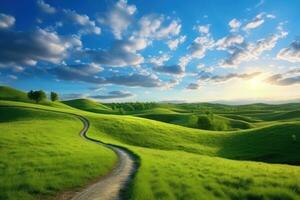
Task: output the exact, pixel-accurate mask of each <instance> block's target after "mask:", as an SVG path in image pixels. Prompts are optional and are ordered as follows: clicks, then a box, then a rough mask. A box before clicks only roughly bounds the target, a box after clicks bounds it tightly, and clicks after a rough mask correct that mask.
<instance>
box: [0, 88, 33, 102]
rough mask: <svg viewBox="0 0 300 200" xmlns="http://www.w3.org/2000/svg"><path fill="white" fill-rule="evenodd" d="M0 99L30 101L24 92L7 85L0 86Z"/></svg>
mask: <svg viewBox="0 0 300 200" xmlns="http://www.w3.org/2000/svg"><path fill="white" fill-rule="evenodd" d="M0 100H11V101H23V102H30V100H29V99H28V98H27V94H26V93H25V92H22V91H20V90H16V89H14V88H11V87H7V86H0Z"/></svg>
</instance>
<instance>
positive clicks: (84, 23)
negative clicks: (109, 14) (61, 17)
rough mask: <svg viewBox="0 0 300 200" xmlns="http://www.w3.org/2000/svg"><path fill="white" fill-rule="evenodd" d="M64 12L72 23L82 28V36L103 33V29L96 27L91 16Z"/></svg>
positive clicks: (71, 11)
mask: <svg viewBox="0 0 300 200" xmlns="http://www.w3.org/2000/svg"><path fill="white" fill-rule="evenodd" d="M63 12H64V14H65V15H66V17H67V18H68V19H69V20H70V21H72V22H73V23H74V24H76V25H79V26H81V27H82V29H81V30H80V31H79V33H80V34H86V33H94V34H96V35H99V34H100V33H101V28H100V27H98V26H96V23H95V21H93V20H91V19H90V17H89V16H87V15H84V14H83V15H81V14H78V13H77V12H76V11H74V10H68V9H65V10H63Z"/></svg>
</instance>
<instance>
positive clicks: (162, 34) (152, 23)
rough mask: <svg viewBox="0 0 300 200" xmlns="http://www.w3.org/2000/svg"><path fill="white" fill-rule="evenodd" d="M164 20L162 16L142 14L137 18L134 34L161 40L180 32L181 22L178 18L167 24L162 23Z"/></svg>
mask: <svg viewBox="0 0 300 200" xmlns="http://www.w3.org/2000/svg"><path fill="white" fill-rule="evenodd" d="M164 22H165V17H164V16H156V15H147V16H144V17H142V18H141V19H140V20H139V22H138V23H139V30H138V31H136V32H134V35H135V36H137V37H143V38H148V39H151V40H152V39H155V40H161V39H167V38H170V37H172V36H176V35H178V34H179V33H180V30H181V24H180V23H179V21H178V20H172V21H171V22H170V23H169V24H167V25H163V24H164Z"/></svg>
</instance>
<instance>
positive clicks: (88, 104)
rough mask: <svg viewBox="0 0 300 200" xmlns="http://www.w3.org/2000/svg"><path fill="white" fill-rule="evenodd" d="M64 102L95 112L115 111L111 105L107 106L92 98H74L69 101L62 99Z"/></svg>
mask: <svg viewBox="0 0 300 200" xmlns="http://www.w3.org/2000/svg"><path fill="white" fill-rule="evenodd" d="M62 103H64V104H66V105H68V106H71V107H74V108H77V109H80V110H85V111H90V112H95V113H113V110H112V109H111V108H110V107H107V106H105V105H103V104H101V103H98V102H95V101H92V100H90V99H73V100H68V101H62Z"/></svg>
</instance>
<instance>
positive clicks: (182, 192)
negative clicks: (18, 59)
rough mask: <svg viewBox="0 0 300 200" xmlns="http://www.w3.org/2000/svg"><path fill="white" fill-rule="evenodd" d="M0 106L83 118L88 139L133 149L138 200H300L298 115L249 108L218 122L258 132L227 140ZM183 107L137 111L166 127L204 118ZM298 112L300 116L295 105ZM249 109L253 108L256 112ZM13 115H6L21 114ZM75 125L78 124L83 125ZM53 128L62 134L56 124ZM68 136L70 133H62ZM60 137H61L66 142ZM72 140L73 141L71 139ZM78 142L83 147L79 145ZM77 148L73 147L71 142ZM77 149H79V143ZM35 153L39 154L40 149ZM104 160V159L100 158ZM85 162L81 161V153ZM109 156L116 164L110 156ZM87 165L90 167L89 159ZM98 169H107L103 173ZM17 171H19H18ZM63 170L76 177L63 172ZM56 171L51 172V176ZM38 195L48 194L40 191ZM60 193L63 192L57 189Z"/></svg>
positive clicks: (115, 118) (224, 135)
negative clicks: (176, 118) (87, 124)
mask: <svg viewBox="0 0 300 200" xmlns="http://www.w3.org/2000/svg"><path fill="white" fill-rule="evenodd" d="M0 105H21V106H30V107H39V108H43V109H49V110H58V111H61V110H63V111H65V112H70V113H76V114H80V115H84V116H85V117H86V118H88V119H89V121H90V123H91V128H90V130H89V132H88V135H89V136H90V137H93V138H95V139H98V140H101V141H104V142H107V143H112V144H116V145H120V146H123V147H125V148H128V149H130V150H131V151H132V152H134V153H135V154H136V155H137V156H138V157H139V158H140V167H139V169H138V171H137V174H136V176H135V177H134V182H133V185H131V187H130V190H129V194H130V195H131V199H138V200H141V199H142V200H143V199H145V200H152V199H153V200H154V199H167V200H168V199H272V200H273V199H274V200H275V199H300V184H299V183H300V167H299V166H298V165H300V156H299V155H300V140H299V138H300V131H299V130H300V121H299V120H298V119H299V118H298V114H299V113H298V112H297V111H296V110H297V109H296V110H295V111H291V109H286V110H285V111H284V110H282V109H278V110H276V108H272V109H273V110H267V111H266V110H264V109H262V111H259V112H258V113H256V112H254V111H251V110H249V111H247V109H248V107H245V108H246V110H241V109H238V110H237V111H228V112H225V113H223V114H218V115H217V116H218V117H219V118H220V119H222V120H225V121H226V120H227V122H230V123H239V122H241V121H242V123H244V122H247V123H249V124H251V125H252V124H254V126H251V127H249V129H247V130H238V131H226V132H225V131H206V130H199V129H193V128H186V127H183V126H182V125H181V126H178V125H174V124H169V123H164V122H159V121H154V120H148V119H143V118H140V117H137V116H120V115H111V114H110V115H106V114H98V113H91V112H84V111H80V110H76V109H69V108H68V107H64V108H58V107H53V106H52V107H50V106H46V105H36V104H30V103H20V102H10V101H0ZM177 106H178V105H172V106H165V107H156V108H152V109H146V110H142V111H137V112H135V114H136V115H151V114H153V115H157V116H158V117H160V118H161V119H160V120H166V119H168V117H162V116H164V115H166V116H168V115H170V116H171V117H170V118H171V119H172V120H173V118H172V117H173V116H172V115H178V116H179V121H180V120H181V119H182V116H184V117H186V116H187V118H189V116H191V115H201V112H199V113H198V112H197V111H196V112H195V111H193V112H184V110H185V108H184V107H180V108H179V107H178V110H175V109H174V107H177ZM259 106H260V105H259ZM285 106H286V105H285ZM291 106H292V107H293V108H294V106H295V105H294V104H292V105H291ZM225 107H226V106H225ZM249 107H250V108H252V105H251V106H249ZM7 109H11V108H7ZM11 111H12V112H9V111H6V112H5V113H15V111H13V110H11ZM32 111H33V110H32ZM179 111H182V112H179ZM186 111H188V109H186ZM36 112H37V111H36ZM267 113H268V114H267ZM268 115H269V116H273V117H274V116H275V117H274V118H273V119H274V120H275V118H276V121H273V119H271V118H272V117H270V118H266V117H267V116H268ZM2 116H4V121H3V122H1V123H0V125H2V123H8V122H6V121H11V123H18V118H20V119H22V120H25V119H27V117H28V119H32V117H33V116H36V118H34V119H32V120H34V121H35V120H37V121H39V119H43V117H42V116H39V115H36V114H35V115H32V114H29V115H27V114H26V113H22V115H20V114H19V115H17V116H19V117H17V116H13V117H10V115H6V114H5V115H2ZM278 116H280V117H278ZM282 116H283V117H282ZM47 117H48V112H47ZM53 118H55V119H53V120H54V121H55V120H57V121H61V119H60V118H58V117H53ZM279 118H280V119H279ZM282 119H284V120H282ZM49 120H50V122H51V121H52V118H49V119H47V120H45V121H47V122H48V121H49ZM66 120H68V119H66ZM73 120H75V121H76V119H73ZM265 120H267V121H265ZM186 122H187V121H186ZM68 123H70V122H66V123H64V122H63V123H62V124H59V125H60V126H66V124H68ZM31 124H32V126H31V127H32V128H33V129H34V130H35V131H33V132H35V133H37V132H40V130H43V129H44V128H43V129H41V128H40V127H39V126H40V125H39V123H31ZM44 125H45V126H46V125H48V124H44ZM77 125H78V124H77ZM13 126H14V127H20V129H18V130H22V131H19V132H22V133H26V129H27V128H24V126H23V127H22V126H21V124H14V125H13ZM49 126H51V127H53V126H55V127H57V126H56V124H52V123H50V124H49ZM74 126H75V124H74ZM3 127H6V132H7V131H10V129H9V126H8V124H5V125H4V126H3ZM254 127H255V128H254ZM62 129H65V128H64V127H62ZM1 130H2V129H1ZM12 130H13V129H12ZM23 130H24V131H23ZM29 130H30V129H29ZM38 130H39V131H38ZM45 130H46V129H45ZM66 130H67V132H73V131H68V130H69V129H68V128H67V129H66ZM48 133H49V131H48ZM45 134H46V133H45ZM66 134H67V133H66ZM57 137H61V135H59V136H57ZM67 137H68V138H69V137H70V138H71V135H68V136H67ZM76 137H77V136H76ZM18 138H21V139H20V140H21V141H22V136H20V135H18V136H17V137H16V139H14V140H12V141H15V140H17V139H18ZM55 138H56V137H55ZM71 139H72V138H71ZM74 139H75V138H74ZM78 139H79V140H80V138H78ZM40 140H41V141H43V142H48V138H47V137H46V139H45V140H43V138H41V139H40ZM0 141H5V140H0ZM63 141H68V142H69V139H67V138H64V140H63ZM71 142H72V144H73V141H72V140H71ZM81 142H82V141H81ZM74 143H75V144H76V142H74ZM77 144H79V141H78V143H77ZM80 144H81V143H80ZM5 145H6V147H10V146H12V145H11V144H8V145H7V144H6V143H4V144H2V146H5ZM34 145H36V146H37V147H39V145H38V144H34ZM81 145H82V144H81ZM19 146H20V145H18V146H17V148H16V146H12V147H14V148H12V149H18V148H19ZM43 146H44V145H43ZM71 146H73V145H71ZM23 147H24V148H25V150H24V149H23V148H22V149H21V150H22V151H24V152H26V146H24V145H23ZM77 147H78V146H77ZM39 148H41V147H39ZM70 148H71V147H70ZM77 151H79V152H81V148H77V149H76V154H75V155H76V156H78V152H77ZM100 151H101V150H100ZM37 152H39V151H37ZM81 153H83V152H81ZM85 153H86V152H85ZM90 153H91V152H90V151H89V152H88V153H87V154H89V155H90V156H95V155H93V154H92V155H91V154H90ZM93 153H96V152H93ZM100 154H101V155H102V154H103V153H101V152H100ZM75 155H73V156H75ZM79 155H81V154H80V153H79ZM103 155H104V156H105V155H107V156H109V155H108V154H105V153H104V154H103ZM9 156H10V154H7V155H5V157H9ZM27 157H28V156H27ZM37 157H38V156H37ZM109 157H110V156H109ZM38 158H39V159H41V158H40V157H38ZM42 158H44V159H45V161H43V162H44V163H45V162H47V160H49V158H51V157H46V156H43V155H42ZM103 159H104V158H103ZM91 160H94V159H93V158H92V159H91ZM91 160H90V161H91ZM112 160H113V159H112ZM80 161H82V162H83V159H82V160H80ZM97 161H99V159H98V160H97ZM98 164H99V163H98ZM14 166H18V165H17V164H16V165H14ZM94 167H95V166H94ZM98 167H100V168H101V166H98ZM12 169H13V170H15V169H18V168H17V167H13V168H12ZM79 169H80V168H79ZM64 170H69V169H65V168H64ZM70 170H71V169H70ZM49 171H51V170H49ZM49 171H45V174H47V173H49ZM5 173H8V172H5ZM76 173H77V171H76V172H75V171H70V174H76ZM91 174H92V175H91V176H90V177H93V176H94V177H95V176H97V173H96V174H93V173H91ZM60 175H61V176H60ZM98 175H99V174H98ZM20 176H21V175H20ZM45 176H48V175H45ZM63 176H64V175H63ZM16 177H17V176H16ZM60 177H62V174H59V175H57V179H59V178H60ZM19 179H20V178H16V179H15V184H20V183H18V181H19V182H20V181H21V183H22V181H23V180H19ZM77 183H78V182H77ZM75 185H76V184H75ZM67 187H69V186H67ZM5 189H6V188H5ZM1 191H2V189H1ZM24 191H26V192H27V193H29V194H31V189H30V187H25V189H24ZM37 191H43V190H40V189H38V190H37ZM54 191H57V190H55V189H54ZM35 192H36V191H35ZM33 193H34V192H33ZM42 195H44V193H42ZM32 196H34V195H32ZM11 199H12V198H11Z"/></svg>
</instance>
